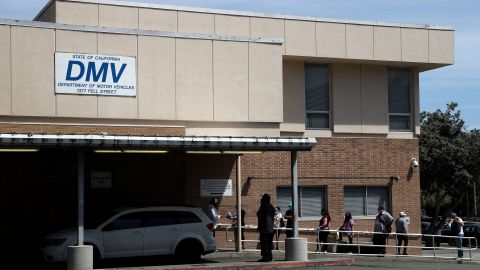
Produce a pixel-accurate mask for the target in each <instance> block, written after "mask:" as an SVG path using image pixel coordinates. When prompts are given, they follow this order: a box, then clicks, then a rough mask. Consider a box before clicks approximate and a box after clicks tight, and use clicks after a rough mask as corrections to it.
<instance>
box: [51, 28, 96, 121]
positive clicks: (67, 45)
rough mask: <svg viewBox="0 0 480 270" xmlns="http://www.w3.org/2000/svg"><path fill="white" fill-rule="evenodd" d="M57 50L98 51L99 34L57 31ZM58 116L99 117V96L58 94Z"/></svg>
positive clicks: (93, 52)
mask: <svg viewBox="0 0 480 270" xmlns="http://www.w3.org/2000/svg"><path fill="white" fill-rule="evenodd" d="M55 42H56V48H57V49H56V51H57V52H75V53H92V54H95V53H97V34H96V33H86V32H78V31H64V30H57V31H56V38H55ZM55 97H56V107H57V116H63V117H91V118H93V117H97V96H87V95H66V94H57V95H56V96H55Z"/></svg>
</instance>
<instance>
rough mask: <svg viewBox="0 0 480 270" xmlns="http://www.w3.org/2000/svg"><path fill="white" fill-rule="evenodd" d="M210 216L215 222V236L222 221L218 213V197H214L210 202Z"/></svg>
mask: <svg viewBox="0 0 480 270" xmlns="http://www.w3.org/2000/svg"><path fill="white" fill-rule="evenodd" d="M208 210H209V211H208V216H209V217H210V219H211V220H212V223H213V236H214V237H215V230H216V229H217V226H218V223H219V222H220V215H219V214H218V199H217V198H212V199H211V200H210V203H209V204H208Z"/></svg>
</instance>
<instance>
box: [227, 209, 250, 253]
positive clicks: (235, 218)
mask: <svg viewBox="0 0 480 270" xmlns="http://www.w3.org/2000/svg"><path fill="white" fill-rule="evenodd" d="M237 209H238V207H237V206H236V207H235V211H234V212H233V214H232V213H230V212H228V213H227V215H226V216H225V217H226V218H228V219H231V220H232V227H233V228H234V234H235V235H234V237H235V247H237V244H238V243H237V242H238V241H237V234H238V227H237V224H238V212H237ZM240 212H241V218H242V222H241V228H240V234H241V236H240V238H241V239H242V249H245V243H244V241H243V240H245V232H244V231H245V229H244V228H243V227H244V226H245V210H243V209H242V211H240Z"/></svg>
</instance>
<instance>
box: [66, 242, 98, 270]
mask: <svg viewBox="0 0 480 270" xmlns="http://www.w3.org/2000/svg"><path fill="white" fill-rule="evenodd" d="M92 269H93V247H92V246H90V245H87V246H69V247H68V248H67V270H92Z"/></svg>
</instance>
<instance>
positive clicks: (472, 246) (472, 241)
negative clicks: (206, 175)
mask: <svg viewBox="0 0 480 270" xmlns="http://www.w3.org/2000/svg"><path fill="white" fill-rule="evenodd" d="M217 228H224V229H225V238H226V241H227V242H233V241H235V240H232V239H230V238H229V231H230V230H231V229H233V228H236V226H235V225H231V224H218V225H217ZM241 228H242V229H244V230H256V229H257V226H256V225H245V226H241ZM275 230H277V231H288V230H292V229H291V228H285V227H283V228H275ZM321 231H323V232H329V233H335V234H337V233H352V235H354V236H355V242H354V243H352V244H349V243H339V242H335V243H331V242H327V243H320V242H318V239H319V233H320V232H321ZM299 232H304V233H314V235H315V236H316V237H317V241H315V242H307V243H308V244H309V245H313V244H315V245H326V246H350V247H356V249H357V253H353V252H352V253H351V255H355V256H360V255H362V256H372V255H378V254H373V253H372V254H362V253H361V252H360V250H361V248H362V247H363V248H365V247H377V248H379V247H382V248H395V250H397V249H398V248H408V249H421V250H424V249H426V250H432V251H433V256H430V255H424V254H422V255H400V254H382V255H384V256H396V257H400V256H411V257H426V258H433V259H437V258H455V257H451V256H450V257H447V256H442V255H441V254H438V251H441V250H445V251H454V250H459V248H458V247H436V246H435V243H436V242H435V239H442V238H443V239H452V240H453V239H459V238H461V239H462V240H463V241H468V246H465V247H463V245H462V250H463V251H468V253H469V258H467V259H469V260H472V251H473V250H477V249H478V241H477V239H476V238H475V237H459V236H450V235H434V234H420V233H396V232H392V233H383V232H372V231H359V230H356V231H343V230H319V229H318V228H299ZM375 234H377V235H386V236H387V242H386V245H374V244H372V243H371V240H370V239H371V236H373V235H375ZM397 235H405V236H407V237H408V238H416V239H418V238H420V237H422V238H424V237H427V238H432V243H433V245H432V247H426V246H423V245H420V246H412V245H408V246H398V243H397V237H396V236H397ZM389 237H390V238H393V237H394V238H395V245H389V244H388V238H389ZM361 238H363V239H368V242H367V241H364V242H362V241H360V240H361ZM241 241H242V242H257V243H258V242H259V240H258V239H255V240H248V239H245V240H241ZM273 242H274V243H284V240H279V241H275V240H274V241H273ZM255 250H256V249H255ZM280 251H283V250H280ZM308 253H313V254H319V253H320V252H311V251H310V252H308ZM329 254H344V253H337V252H329Z"/></svg>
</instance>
